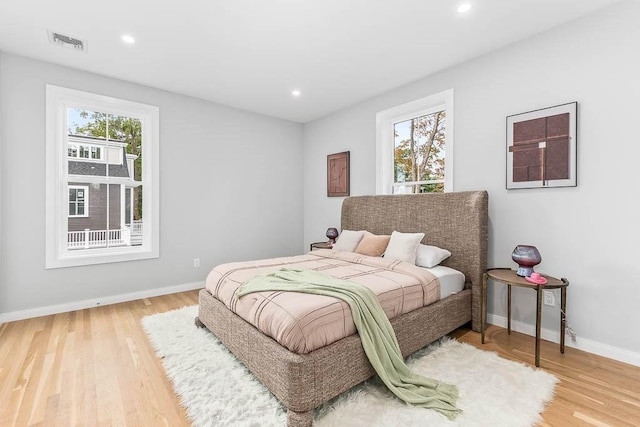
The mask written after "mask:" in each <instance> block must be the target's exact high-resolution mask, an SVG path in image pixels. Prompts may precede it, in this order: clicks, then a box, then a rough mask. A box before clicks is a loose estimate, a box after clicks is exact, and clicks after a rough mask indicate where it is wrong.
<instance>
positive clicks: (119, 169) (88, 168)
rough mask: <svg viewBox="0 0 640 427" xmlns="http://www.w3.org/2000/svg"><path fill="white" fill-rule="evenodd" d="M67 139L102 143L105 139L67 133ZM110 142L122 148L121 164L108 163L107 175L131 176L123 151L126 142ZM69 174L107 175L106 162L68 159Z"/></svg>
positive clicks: (125, 154)
mask: <svg viewBox="0 0 640 427" xmlns="http://www.w3.org/2000/svg"><path fill="white" fill-rule="evenodd" d="M69 141H70V142H74V143H82V142H87V143H89V144H101V145H104V144H106V143H107V141H106V140H105V139H104V138H100V137H94V136H85V135H71V134H70V135H69ZM109 143H110V144H113V143H116V144H118V145H119V146H120V147H121V148H122V164H120V165H118V164H111V163H110V164H109V176H112V177H118V178H131V179H133V178H134V177H132V176H131V175H129V167H128V166H127V153H126V151H125V147H126V143H125V142H123V141H118V140H110V141H109ZM69 175H87V176H107V164H106V163H103V162H94V161H91V162H85V161H82V160H69Z"/></svg>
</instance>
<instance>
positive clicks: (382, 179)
mask: <svg viewBox="0 0 640 427" xmlns="http://www.w3.org/2000/svg"><path fill="white" fill-rule="evenodd" d="M437 111H444V112H445V117H446V120H447V122H446V128H445V163H444V191H445V192H451V191H454V187H453V154H454V150H453V141H454V139H453V129H454V127H453V120H454V117H453V89H447V90H444V91H442V92H438V93H436V94H433V95H430V96H426V97H424V98H420V99H416V100H415V101H411V102H407V103H405V104H401V105H398V106H396V107H393V108H389V109H387V110H383V111H380V112H378V113H377V114H376V194H394V193H393V187H394V179H393V177H394V147H395V140H394V139H395V138H394V125H395V124H396V123H401V122H404V121H407V120H411V119H413V118H416V117H421V116H425V115H429V114H432V113H435V112H437ZM403 185H407V184H404V183H403Z"/></svg>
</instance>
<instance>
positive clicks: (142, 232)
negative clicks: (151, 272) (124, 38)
mask: <svg viewBox="0 0 640 427" xmlns="http://www.w3.org/2000/svg"><path fill="white" fill-rule="evenodd" d="M157 151H158V108H157V107H154V106H150V105H145V104H139V103H134V102H130V101H125V100H121V99H116V98H110V97H106V96H102V95H96V94H92V93H87V92H80V91H76V90H72V89H66V88H61V87H57V86H51V85H47V212H46V217H47V242H46V246H47V258H46V267H47V268H57V267H67V266H74V265H87V264H97V263H104V262H117V261H127V260H134V259H145V258H153V257H157V256H158V252H159V251H158V206H159V205H158V194H159V191H158V180H157V169H158V154H157ZM143 189H144V193H143Z"/></svg>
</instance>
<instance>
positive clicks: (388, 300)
mask: <svg viewBox="0 0 640 427" xmlns="http://www.w3.org/2000/svg"><path fill="white" fill-rule="evenodd" d="M281 268H294V269H302V270H316V271H320V272H323V273H325V274H327V275H329V276H333V277H337V278H340V279H344V280H349V281H352V282H355V283H359V284H362V285H364V286H367V287H368V288H369V289H371V290H372V291H373V292H374V293H375V294H376V295H377V297H378V300H379V301H380V305H381V306H382V309H383V310H384V312H385V314H386V315H387V317H388V318H389V319H393V318H395V317H397V316H399V315H401V314H404V313H408V312H411V311H413V310H415V309H418V308H420V307H423V306H426V305H429V304H432V303H434V302H436V301H438V300H439V299H440V294H441V290H440V288H441V286H440V280H439V279H438V277H437V276H436V275H434V274H433V273H432V272H431V271H430V269H426V268H422V267H416V266H415V265H413V264H410V263H406V262H402V261H396V260H385V259H384V258H379V257H368V256H364V255H360V254H355V253H351V252H337V251H331V250H316V251H313V252H309V253H307V254H305V255H298V256H293V257H283V258H272V259H266V260H259V261H248V262H236V263H229V264H221V265H218V266H217V267H215V268H214V269H213V270H212V271H211V272H210V273H209V275H208V276H207V281H206V288H207V290H208V291H209V292H210V293H211V294H212V295H213V296H214V297H215V298H217V299H218V300H220V301H221V302H222V303H224V304H225V306H227V308H229V309H230V310H231V311H233V312H234V313H236V314H237V315H238V316H240V317H241V318H243V319H244V320H246V321H247V322H249V323H250V324H252V325H253V326H255V327H256V328H257V329H259V330H260V331H261V332H263V333H264V334H265V335H267V336H270V337H272V338H273V339H275V340H276V341H277V342H278V343H280V344H281V345H282V346H284V347H286V348H287V349H289V350H290V351H292V352H295V353H300V354H305V353H309V352H311V351H313V350H316V349H318V348H320V347H323V346H326V345H329V344H331V343H333V342H335V341H338V340H340V339H342V338H345V337H347V336H349V335H352V334H354V333H355V332H356V328H355V325H354V323H353V319H352V317H351V310H350V308H349V305H348V304H347V303H345V302H344V301H342V300H339V299H336V298H332V297H328V296H322V295H309V294H301V293H295V292H274V291H271V292H256V293H252V294H248V295H245V296H244V297H242V298H238V297H237V296H236V295H235V291H236V290H237V288H238V287H239V286H240V285H242V284H243V283H244V282H246V281H247V280H249V279H250V278H252V277H254V276H256V275H259V274H268V273H270V272H273V271H277V270H279V269H281ZM436 272H437V273H439V274H441V275H442V276H443V277H447V276H448V275H447V274H445V272H444V271H443V270H438V269H436ZM445 280H447V279H445ZM447 292H449V291H447Z"/></svg>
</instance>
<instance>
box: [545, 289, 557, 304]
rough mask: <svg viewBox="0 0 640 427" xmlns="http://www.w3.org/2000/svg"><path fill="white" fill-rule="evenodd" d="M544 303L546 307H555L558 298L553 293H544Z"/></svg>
mask: <svg viewBox="0 0 640 427" xmlns="http://www.w3.org/2000/svg"><path fill="white" fill-rule="evenodd" d="M542 301H543V302H544V305H550V306H555V305H556V296H555V295H554V294H553V291H542Z"/></svg>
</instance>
